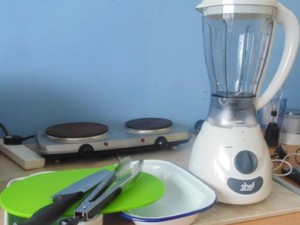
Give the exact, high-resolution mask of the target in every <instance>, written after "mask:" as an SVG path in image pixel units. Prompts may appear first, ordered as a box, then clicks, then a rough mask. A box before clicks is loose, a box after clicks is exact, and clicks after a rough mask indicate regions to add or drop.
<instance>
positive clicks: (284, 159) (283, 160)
mask: <svg viewBox="0 0 300 225" xmlns="http://www.w3.org/2000/svg"><path fill="white" fill-rule="evenodd" d="M298 150H299V151H300V149H298ZM290 156H295V159H296V157H297V156H300V153H298V152H296V153H290V154H287V155H286V156H285V157H284V158H283V159H272V160H271V161H272V163H274V162H280V164H279V165H278V166H276V167H275V168H273V169H272V170H273V171H276V170H278V169H279V168H280V167H282V165H283V164H286V165H288V167H289V171H288V172H287V173H283V174H277V173H273V174H272V175H273V176H278V177H284V176H288V175H290V174H291V173H292V170H293V166H292V164H291V163H290V162H289V161H287V160H286V159H287V158H289V157H290Z"/></svg>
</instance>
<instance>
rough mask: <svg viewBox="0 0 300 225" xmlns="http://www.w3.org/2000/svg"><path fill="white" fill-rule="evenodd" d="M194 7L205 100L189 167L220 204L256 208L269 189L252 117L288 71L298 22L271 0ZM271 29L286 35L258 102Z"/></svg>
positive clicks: (208, 1) (264, 153)
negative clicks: (199, 22)
mask: <svg viewBox="0 0 300 225" xmlns="http://www.w3.org/2000/svg"><path fill="white" fill-rule="evenodd" d="M197 9H198V10H199V11H201V12H202V13H203V35H204V49H205V59H206V66H207V70H208V75H209V80H210V86H211V102H210V109H209V113H208V117H207V119H206V121H205V122H204V124H203V126H202V128H201V130H200V132H199V134H198V136H197V137H196V140H195V143H194V146H193V150H192V154H191V157H190V162H189V169H190V171H191V172H192V173H194V174H195V175H196V176H198V177H200V178H201V179H202V180H203V181H205V182H206V183H207V184H209V185H210V186H211V187H212V188H213V189H214V190H215V191H216V193H217V197H218V201H219V202H224V203H229V204H241V205H243V204H252V203H256V202H259V201H262V200H263V199H265V198H266V197H267V196H268V195H269V194H270V192H271V189H272V165H271V159H270V156H269V151H268V147H267V144H266V142H265V140H264V137H263V134H262V131H261V128H260V126H259V125H258V122H257V119H256V111H257V110H258V109H260V108H261V107H263V106H264V105H265V104H266V103H267V102H268V101H269V100H271V98H272V97H273V96H274V95H275V94H276V92H277V91H278V90H279V89H280V87H281V86H282V84H283V82H284V81H285V79H286V77H287V75H288V73H289V71H290V69H291V67H292V65H293V62H294V59H295V57H296V54H297V50H298V45H299V24H298V21H297V18H296V17H295V16H294V14H293V13H292V12H290V11H289V10H288V9H287V8H286V7H284V6H283V5H281V4H280V3H277V1H276V0H203V2H202V3H201V4H200V5H198V6H197ZM277 23H279V24H281V25H282V26H283V28H284V31H285V45H284V50H283V55H282V59H281V62H280V64H279V66H278V69H277V72H276V74H275V75H274V77H273V80H272V81H271V83H270V84H269V86H268V88H267V89H266V90H265V91H264V93H263V94H262V95H261V96H258V94H257V93H259V89H260V85H261V83H262V80H263V78H264V74H265V70H266V67H267V64H268V59H269V56H270V52H271V48H272V40H273V35H274V33H275V31H274V29H275V25H276V24H277Z"/></svg>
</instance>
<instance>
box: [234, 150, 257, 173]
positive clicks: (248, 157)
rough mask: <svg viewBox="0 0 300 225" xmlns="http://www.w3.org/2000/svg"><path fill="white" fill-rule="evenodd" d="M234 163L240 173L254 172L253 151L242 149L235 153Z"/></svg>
mask: <svg viewBox="0 0 300 225" xmlns="http://www.w3.org/2000/svg"><path fill="white" fill-rule="evenodd" d="M234 164H235V167H236V169H237V170H238V171H239V172H240V173H242V174H250V173H252V172H254V171H255V169H256V167H257V157H256V155H255V154H254V153H253V152H250V151H248V150H244V151H241V152H239V153H238V154H237V155H236V157H235V159H234Z"/></svg>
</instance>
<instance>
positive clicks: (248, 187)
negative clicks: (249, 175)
mask: <svg viewBox="0 0 300 225" xmlns="http://www.w3.org/2000/svg"><path fill="white" fill-rule="evenodd" d="M254 188H255V182H254V181H253V182H252V183H250V184H247V183H246V182H244V183H243V184H242V185H241V189H240V191H253V189H254Z"/></svg>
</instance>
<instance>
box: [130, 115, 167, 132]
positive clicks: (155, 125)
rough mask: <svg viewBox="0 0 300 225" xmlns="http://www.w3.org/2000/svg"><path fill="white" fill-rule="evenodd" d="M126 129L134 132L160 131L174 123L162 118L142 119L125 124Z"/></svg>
mask: <svg viewBox="0 0 300 225" xmlns="http://www.w3.org/2000/svg"><path fill="white" fill-rule="evenodd" d="M125 126H126V128H129V129H133V130H147V131H150V130H160V129H166V128H169V127H171V126H172V121H171V120H168V119H162V118H140V119H134V120H130V121H128V122H126V123H125Z"/></svg>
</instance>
